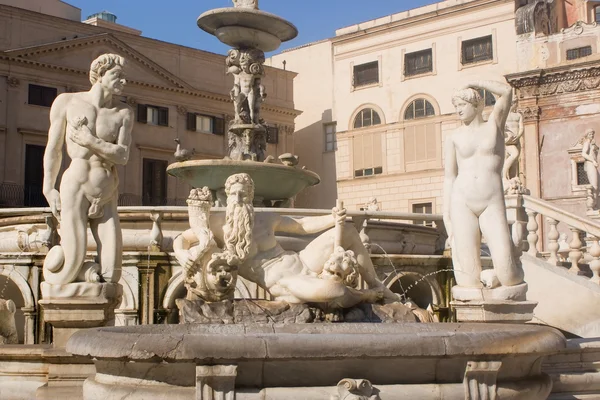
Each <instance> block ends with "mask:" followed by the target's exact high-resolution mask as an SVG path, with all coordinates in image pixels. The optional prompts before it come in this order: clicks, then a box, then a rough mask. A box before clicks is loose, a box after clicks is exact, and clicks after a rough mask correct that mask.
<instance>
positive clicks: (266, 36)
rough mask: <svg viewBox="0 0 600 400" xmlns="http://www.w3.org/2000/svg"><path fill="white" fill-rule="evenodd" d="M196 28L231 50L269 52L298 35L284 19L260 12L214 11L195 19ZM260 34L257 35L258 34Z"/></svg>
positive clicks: (243, 10)
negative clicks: (215, 38) (236, 48)
mask: <svg viewBox="0 0 600 400" xmlns="http://www.w3.org/2000/svg"><path fill="white" fill-rule="evenodd" d="M198 27H200V29H202V30H203V31H205V32H208V33H210V34H211V35H214V36H217V37H218V38H219V40H221V41H222V42H223V43H225V44H228V45H230V46H233V47H256V48H258V49H260V50H262V51H273V50H276V49H277V48H279V45H280V44H281V42H286V41H288V40H292V39H293V38H295V37H296V36H298V29H297V28H296V27H295V26H294V25H293V24H292V23H291V22H288V21H286V20H285V19H283V18H281V17H279V16H277V15H274V14H271V13H268V12H264V11H261V10H254V9H247V8H232V7H227V8H217V9H214V10H210V11H207V12H205V13H203V14H202V15H200V17H198ZM258 32H261V34H258Z"/></svg>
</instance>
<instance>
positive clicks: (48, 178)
mask: <svg viewBox="0 0 600 400" xmlns="http://www.w3.org/2000/svg"><path fill="white" fill-rule="evenodd" d="M67 102H68V98H67V97H66V96H64V95H61V96H58V97H57V98H56V100H55V101H54V104H52V108H51V109H50V129H49V130H48V145H47V146H46V150H45V151H44V181H43V186H42V192H43V193H44V197H46V200H47V201H48V204H49V205H50V208H51V210H52V214H54V216H55V217H56V218H59V217H60V194H59V192H58V190H57V189H56V188H55V185H56V180H57V178H58V172H59V171H60V166H61V164H62V148H63V145H64V143H65V134H66V126H67V125H66V105H67Z"/></svg>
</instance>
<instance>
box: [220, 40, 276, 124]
mask: <svg viewBox="0 0 600 400" xmlns="http://www.w3.org/2000/svg"><path fill="white" fill-rule="evenodd" d="M264 62H265V54H264V53H263V52H262V51H261V50H258V49H250V50H237V49H231V50H229V53H228V54H227V59H226V60H225V64H226V66H227V73H228V74H232V75H233V77H234V84H233V89H231V92H230V95H231V99H232V100H233V103H234V107H235V119H236V120H242V119H243V118H242V113H243V112H244V111H246V112H247V113H248V118H249V119H248V121H247V122H248V123H251V124H259V123H260V104H261V103H262V101H263V100H264V99H265V97H267V93H266V91H265V87H264V85H262V84H261V78H262V76H263V75H264V67H263V63H264Z"/></svg>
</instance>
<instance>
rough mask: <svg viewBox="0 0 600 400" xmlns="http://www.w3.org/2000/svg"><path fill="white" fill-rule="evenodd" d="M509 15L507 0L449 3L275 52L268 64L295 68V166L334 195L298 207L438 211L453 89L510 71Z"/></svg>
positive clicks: (511, 15) (454, 122)
mask: <svg viewBox="0 0 600 400" xmlns="http://www.w3.org/2000/svg"><path fill="white" fill-rule="evenodd" d="M514 15H515V4H514V1H506V0H497V1H490V0H468V1H456V0H448V1H443V2H440V3H436V4H432V5H429V6H425V7H421V8H417V9H413V10H409V11H405V12H401V13H398V14H393V15H389V16H386V17H383V18H379V19H376V20H372V21H367V22H364V23H360V24H357V25H353V26H349V27H346V28H342V29H338V30H337V31H336V36H335V37H333V38H331V39H329V40H326V41H323V42H319V43H314V44H310V45H307V46H303V47H300V48H297V49H293V50H290V51H286V52H284V53H282V54H279V55H277V56H275V57H273V59H272V65H273V66H277V67H281V66H282V65H283V61H284V60H285V66H286V68H287V69H289V70H292V71H295V72H298V73H299V75H298V77H297V78H296V82H295V98H294V102H295V105H296V107H298V108H299V109H301V110H303V114H302V115H301V116H299V117H298V118H297V119H296V131H297V136H296V149H297V152H298V153H299V155H300V156H301V163H303V164H306V165H307V167H308V168H310V169H314V170H315V171H316V172H317V173H319V174H320V175H321V178H322V180H323V186H327V185H334V182H337V193H336V192H335V191H333V190H330V189H325V188H323V189H322V192H320V193H319V194H318V195H311V196H310V197H309V198H306V197H301V196H299V198H298V201H297V204H298V205H299V206H305V205H306V206H311V207H319V208H321V207H331V206H332V205H333V204H334V202H335V198H336V196H337V197H339V198H340V199H342V200H344V202H345V204H346V205H347V206H348V207H349V208H350V209H359V208H361V207H363V206H364V204H365V203H366V202H367V201H368V200H369V199H370V198H371V197H376V198H377V200H378V201H379V204H380V208H381V209H382V210H386V211H408V212H412V211H415V212H441V207H442V179H443V152H442V146H443V142H444V138H445V136H446V135H447V134H448V132H449V131H451V130H453V129H454V128H456V126H457V123H458V122H457V118H456V117H455V116H454V115H453V112H454V107H453V106H452V102H451V97H452V93H453V91H454V90H455V89H457V88H459V87H460V86H461V85H464V84H466V83H467V82H469V81H470V80H473V79H477V80H479V79H494V80H502V79H503V76H504V75H506V74H508V73H511V72H514V71H515V70H516V67H517V60H516V52H515V42H516V34H515V22H514V20H515V17H514ZM330 82H331V83H330ZM488 97H489V96H488ZM489 100H491V98H490V99H489ZM488 104H491V103H488ZM332 127H335V130H336V132H337V134H336V136H337V150H335V151H334V148H335V145H331V144H330V139H329V140H328V138H327V131H328V130H329V131H331V130H332ZM334 159H335V161H334ZM317 190H318V188H315V189H313V191H315V192H316V191H317Z"/></svg>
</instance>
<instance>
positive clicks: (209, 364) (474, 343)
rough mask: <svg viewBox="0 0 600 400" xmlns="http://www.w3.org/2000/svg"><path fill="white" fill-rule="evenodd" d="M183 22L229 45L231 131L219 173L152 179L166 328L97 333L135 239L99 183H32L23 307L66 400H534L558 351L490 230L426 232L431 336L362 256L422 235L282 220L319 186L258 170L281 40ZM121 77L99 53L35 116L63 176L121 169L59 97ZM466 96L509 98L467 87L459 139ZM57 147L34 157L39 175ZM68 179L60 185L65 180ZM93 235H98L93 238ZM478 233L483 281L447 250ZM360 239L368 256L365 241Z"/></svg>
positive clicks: (499, 226)
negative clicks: (180, 211)
mask: <svg viewBox="0 0 600 400" xmlns="http://www.w3.org/2000/svg"><path fill="white" fill-rule="evenodd" d="M198 25H199V27H200V28H201V29H203V30H204V31H206V32H208V33H210V34H213V35H215V36H216V37H217V38H218V39H219V40H221V41H222V42H224V43H226V44H228V45H231V46H232V47H233V49H232V50H230V51H229V53H228V56H227V59H226V65H227V68H228V72H229V73H231V74H232V75H233V76H234V88H233V89H232V91H231V97H232V101H233V103H234V107H235V118H234V120H233V121H231V123H230V124H229V129H228V140H229V155H228V157H226V159H225V160H219V161H213V160H211V161H199V160H190V161H183V162H179V163H175V164H172V165H170V166H169V168H168V172H169V173H170V174H172V175H175V176H177V177H178V178H180V179H183V180H185V181H186V182H189V183H190V184H191V185H192V186H193V187H194V189H193V190H192V191H191V193H190V197H189V198H188V200H187V203H188V213H187V214H188V215H187V220H188V221H189V227H187V226H186V227H183V224H185V223H186V222H185V221H182V220H181V218H180V220H178V221H177V224H171V228H170V229H171V230H173V233H172V234H171V235H170V240H171V242H170V243H169V247H170V249H171V250H172V251H173V254H174V257H175V258H176V260H177V262H178V264H179V265H180V266H181V270H182V271H181V280H182V284H183V285H184V286H185V289H186V290H185V292H183V293H185V295H184V296H185V297H183V295H182V296H181V297H182V298H177V299H176V303H177V309H178V312H179V324H161V325H158V324H157V325H152V324H149V325H139V326H106V325H111V324H112V325H114V321H112V322H111V319H114V313H115V307H116V306H117V303H118V299H119V298H120V296H122V294H120V290H121V289H120V285H119V283H118V282H119V279H120V273H121V270H122V261H123V260H122V259H120V258H119V257H121V255H122V254H123V249H124V247H123V246H124V243H125V248H131V247H132V246H133V247H135V246H136V244H135V240H133V239H132V233H131V232H134V231H135V230H136V227H135V226H132V225H131V224H130V225H128V222H127V220H125V221H123V228H121V225H120V222H119V216H118V214H117V212H116V204H115V199H116V197H115V193H116V188H114V187H113V188H112V189H113V192H111V196H107V195H106V193H107V190H106V187H107V186H108V187H110V185H109V184H107V183H106V182H94V181H93V177H92V175H90V176H88V177H87V179H88V183H89V185H83V186H85V187H84V189H80V188H79V186H78V185H76V184H74V183H73V181H72V180H65V179H63V181H62V182H63V183H62V185H61V187H60V190H57V189H56V188H55V187H54V186H55V183H56V174H57V169H52V168H50V169H49V172H50V173H49V175H48V178H47V179H48V181H47V182H45V183H47V185H45V191H44V192H45V195H46V197H47V198H48V201H49V204H50V206H51V208H52V211H53V213H54V215H55V216H57V217H60V219H61V225H62V226H61V231H60V233H61V239H62V240H61V244H60V245H55V246H53V247H52V248H51V249H50V251H49V252H48V254H47V256H46V258H45V260H44V266H43V274H44V278H45V282H43V283H42V299H41V300H40V302H39V303H40V304H41V306H42V307H43V309H44V322H46V323H48V324H50V325H52V327H53V343H54V347H55V348H56V349H63V351H64V350H66V353H65V354H68V357H74V358H75V359H76V360H77V362H78V363H82V364H84V363H86V362H87V363H90V362H93V364H94V366H95V368H94V369H93V371H91V373H90V375H89V377H87V379H86V380H85V383H84V384H83V390H82V396H83V399H84V400H96V399H98V400H100V399H102V400H112V399H128V400H138V399H139V400H142V399H203V400H209V399H210V400H213V399H223V400H233V399H238V400H239V399H257V400H258V399H306V400H311V399H315V400H316V399H331V400H333V399H339V400H342V399H345V400H350V399H353V400H354V399H355V400H364V399H371V400H375V399H384V400H385V399H463V398H464V399H546V398H547V397H548V395H549V393H550V391H551V389H552V381H551V379H550V377H549V376H548V375H546V374H544V373H543V372H542V361H543V360H544V357H546V356H548V355H553V354H556V353H558V352H560V351H561V350H562V349H564V347H565V345H566V342H565V338H564V337H563V335H562V334H561V333H560V332H558V331H557V330H555V329H553V328H549V327H540V326H535V325H526V324H523V322H526V321H528V320H530V319H531V316H532V310H533V307H535V303H533V302H528V301H527V299H526V292H527V284H526V283H525V282H524V281H523V274H522V271H521V269H520V265H519V262H518V254H517V253H515V252H514V249H513V248H511V245H510V239H509V235H508V224H507V221H506V216H505V215H504V217H503V218H502V217H501V218H496V219H495V220H494V221H492V223H493V224H494V225H490V223H486V224H483V226H481V227H480V226H478V224H479V223H478V222H476V223H475V225H473V223H467V222H464V221H463V219H464V220H465V221H466V220H467V219H468V216H467V215H466V214H465V211H464V210H461V207H460V204H458V205H454V203H452V204H453V205H452V206H451V208H449V210H447V211H448V212H447V213H445V215H444V219H445V221H444V222H445V225H446V228H447V230H448V231H449V233H450V243H451V245H452V249H453V252H452V256H453V257H454V260H453V262H454V272H455V275H456V281H457V282H458V285H457V286H455V287H454V288H453V289H452V293H453V298H454V302H453V306H454V308H455V309H456V312H457V317H458V319H459V321H460V323H438V322H434V321H435V320H436V318H435V316H434V315H433V313H432V311H431V310H426V309H423V308H421V307H419V306H418V305H416V304H415V303H414V302H413V301H411V299H409V298H407V297H406V296H401V295H399V294H397V293H394V292H393V291H392V290H390V287H389V285H386V284H385V283H384V282H383V281H382V279H381V278H380V277H379V276H378V274H377V272H376V270H375V266H374V258H373V256H372V254H371V253H370V251H371V250H372V251H373V252H374V253H376V252H378V251H382V252H389V253H399V252H405V253H406V252H410V251H411V250H408V251H405V250H406V249H405V248H404V247H402V246H399V244H398V239H397V236H395V235H399V234H400V233H401V234H402V235H409V234H413V235H421V236H420V239H419V243H418V245H419V246H421V247H420V248H419V249H418V250H414V249H413V250H414V251H415V252H417V253H421V254H423V253H424V252H425V253H427V252H429V254H432V253H433V252H434V249H435V247H436V244H435V243H436V242H439V237H438V236H439V235H437V234H435V230H433V229H431V228H424V227H411V226H410V225H408V224H397V223H392V222H372V223H370V225H369V224H365V219H366V218H367V217H368V216H369V213H368V212H365V213H362V214H361V213H350V212H348V211H347V210H345V209H344V206H343V203H341V202H338V204H337V205H336V207H335V208H334V209H333V210H332V211H331V213H322V212H320V213H315V212H311V211H302V210H291V209H286V208H285V207H286V205H288V204H290V199H292V198H293V197H294V196H295V195H296V194H297V193H298V192H300V191H301V190H303V189H304V188H306V187H308V186H311V185H315V184H317V183H318V182H319V177H318V176H317V175H316V174H314V173H312V172H310V171H307V170H304V169H301V168H298V167H297V161H298V160H297V157H295V156H294V155H292V154H286V155H282V156H281V157H280V163H277V162H276V160H272V159H269V158H268V157H265V150H266V134H267V133H266V132H267V130H266V128H265V124H264V121H263V120H262V119H261V118H260V105H261V102H262V100H263V99H264V98H265V95H266V94H265V92H264V87H263V86H262V84H261V82H260V80H261V77H262V75H263V74H264V70H263V63H264V60H265V58H264V52H265V51H272V50H275V49H277V48H278V47H279V45H280V43H281V42H283V41H286V40H290V39H292V38H293V37H295V36H296V34H297V31H296V28H295V27H294V26H293V25H292V24H291V23H289V22H287V21H285V20H283V19H281V18H279V17H277V16H274V15H272V14H269V13H267V12H264V11H261V10H259V9H258V2H257V1H256V0H253V1H252V0H234V7H230V8H223V9H217V10H211V11H208V12H206V13H204V14H202V15H201V16H200V17H199V18H198ZM122 65H123V60H122V59H121V58H120V57H119V56H115V55H104V56H101V57H100V58H99V59H98V60H96V61H94V63H93V64H92V73H91V76H92V77H94V76H95V77H96V79H95V80H94V79H92V84H93V86H92V89H91V90H90V92H83V93H76V94H70V96H74V99H75V100H72V101H71V102H64V101H60V98H59V99H57V102H55V104H54V105H53V108H55V109H56V110H57V112H56V113H54V114H57V115H58V114H61V115H63V116H64V117H63V118H64V119H65V120H66V121H67V123H68V125H69V133H65V132H64V131H63V132H60V131H59V130H56V132H55V133H54V134H55V135H63V136H64V135H66V137H67V140H68V141H71V142H72V143H71V144H70V146H71V147H70V148H69V151H75V150H76V151H82V152H83V153H77V154H70V155H71V158H72V159H73V160H75V161H72V163H78V162H80V161H81V160H78V154H84V155H85V154H88V155H89V154H90V153H85V152H86V151H87V152H91V155H92V159H93V158H94V157H99V158H101V159H103V163H101V167H99V168H107V171H113V169H111V167H110V164H109V162H110V163H112V165H116V164H119V163H121V164H123V163H125V162H127V154H128V148H127V142H128V140H126V138H123V137H121V138H118V139H117V140H116V141H115V142H114V143H109V142H104V140H105V139H104V138H103V137H102V132H100V131H101V129H100V128H96V129H97V132H96V133H95V135H94V132H93V130H92V129H91V128H88V118H87V116H86V114H85V110H84V109H81V108H77V107H78V106H77V101H76V100H77V98H78V97H77V96H81V97H84V98H85V97H86V96H93V95H97V96H112V94H118V93H120V91H121V90H122V86H123V84H124V83H125V82H124V81H123V74H122V70H121V67H122ZM473 88H485V89H487V90H490V91H491V92H493V93H494V94H496V95H497V96H498V101H497V106H496V107H499V110H500V111H499V112H498V115H503V112H504V110H503V109H502V104H504V103H507V104H510V101H511V96H512V92H511V91H510V88H508V89H507V86H506V85H503V84H500V83H497V82H478V83H473V84H471V85H470V88H466V89H465V90H463V91H462V92H459V93H458V94H457V95H456V96H455V98H454V100H453V101H454V102H455V105H456V107H457V109H459V110H462V111H460V112H459V114H460V115H461V118H462V116H463V115H465V116H467V117H465V118H471V119H468V120H467V119H465V124H472V123H474V124H475V126H477V124H479V123H481V124H483V123H484V122H483V120H481V109H480V107H478V103H480V102H481V98H478V97H477V96H478V95H477V94H476V93H477V92H476V91H475V90H473ZM123 107H125V106H123ZM465 110H466V111H465ZM507 110H508V108H507ZM127 112H131V110H127V109H126V108H123V110H122V113H127ZM506 112H508V111H506ZM109 117H110V118H114V121H112V122H114V123H113V124H112V125H111V126H116V125H118V124H119V123H122V121H121V122H119V121H120V120H119V118H121V117H120V116H119V115H112V116H109ZM90 118H91V117H90ZM107 118H108V117H107ZM52 122H53V124H54V122H55V121H52ZM61 125H62V124H61ZM89 125H90V126H93V124H89ZM96 125H97V126H103V125H99V124H98V122H97V123H96ZM53 132H54V131H53V128H51V132H50V136H52V135H53ZM120 134H121V135H129V134H130V130H129V131H128V130H127V129H121V130H120ZM459 134H460V132H459ZM99 142H102V143H99ZM471 142H472V143H470V144H469V145H473V146H476V145H477V144H476V143H474V142H473V141H471ZM75 145H77V146H79V147H77V146H75ZM452 145H453V146H460V145H461V144H460V142H456V143H452ZM111 146H112V147H111ZM107 148H109V149H110V151H108V150H106V149H107ZM73 149H75V150H73ZM59 150H60V151H62V149H54V153H51V154H50V156H49V157H48V158H49V159H53V161H54V162H55V163H57V165H59V164H60V162H61V160H60V156H59V153H60V152H59ZM47 151H50V152H52V151H53V149H52V148H50V150H47ZM81 162H84V161H81ZM463 162H467V163H468V160H467V161H465V160H463ZM107 164H108V165H109V166H108V167H107V166H106V165H107ZM96 167H97V166H96ZM447 168H448V166H447ZM450 168H451V169H453V168H452V166H450ZM454 169H455V170H456V171H454V172H455V174H456V175H457V176H455V179H453V180H452V182H453V183H454V185H455V186H456V187H457V188H458V189H455V191H456V190H460V191H461V193H462V194H463V196H466V197H467V198H466V199H465V200H464V202H465V203H466V202H468V201H471V200H472V197H473V196H477V195H478V194H480V193H482V191H488V192H489V193H491V195H490V198H492V200H490V202H493V201H496V200H495V199H497V198H501V199H502V203H501V204H502V207H504V201H503V191H502V186H501V178H500V171H496V172H497V174H496V175H497V179H496V175H493V176H492V177H491V178H490V179H488V180H486V181H487V182H488V183H489V182H491V183H489V184H487V185H486V186H485V187H482V188H476V187H467V188H466V189H465V187H462V186H461V185H465V182H466V181H467V185H468V180H469V179H470V178H469V171H464V170H460V171H459V170H457V169H456V168H454ZM52 171H54V172H52ZM69 171H70V169H68V170H67V172H65V174H69V173H70V174H74V172H72V171H71V172H69ZM496 172H494V171H491V172H490V173H491V174H494V173H496ZM85 178H86V177H83V179H84V180H85ZM496 181H497V183H499V185H500V186H495V182H496ZM102 185H104V186H102ZM99 187H102V188H103V189H102V190H97V191H96V192H94V189H98V188H99ZM86 188H87V189H86ZM79 190H82V191H83V193H82V192H80V191H79ZM86 190H88V192H86ZM449 192H450V193H452V187H451V185H450V187H449ZM465 193H466V195H465ZM75 195H77V196H78V197H77V199H78V200H77V201H79V202H80V203H78V204H79V205H80V206H81V205H83V206H84V207H85V208H86V210H87V215H81V214H78V215H75V216H74V215H73V211H72V210H71V209H69V208H66V206H68V205H69V204H73V200H72V199H71V197H73V196H75ZM469 196H471V197H469ZM454 197H456V196H453V198H454ZM445 203H446V202H445ZM447 203H448V204H450V203H451V202H450V201H448V202H447ZM61 204H62V207H59V206H60V205H61ZM215 206H216V207H215ZM255 206H256V207H257V208H254V207H255ZM220 207H221V208H220ZM263 207H267V208H263ZM503 212H504V214H506V210H505V209H504V208H503ZM183 218H185V217H183ZM350 218H352V220H353V222H352V223H351V222H350ZM98 221H102V223H101V224H99V223H98ZM456 221H459V223H455V224H453V223H452V222H456ZM88 222H89V223H90V227H91V230H92V232H93V235H94V237H95V238H96V242H97V243H98V245H97V251H98V254H99V258H98V260H97V261H85V249H86V248H87V247H86V246H87V243H86V234H85V227H86V226H87V223H88ZM155 222H156V221H155ZM102 224H104V225H102ZM99 225H100V226H104V227H106V226H109V227H110V229H109V230H108V231H107V229H100V230H98V226H99ZM480 228H481V230H482V231H486V232H488V233H489V234H488V235H487V236H488V242H489V241H492V242H494V243H500V244H496V245H495V246H494V251H493V252H492V260H493V265H492V268H487V269H484V270H482V266H481V260H480V258H479V254H478V253H479V249H478V248H477V249H473V248H472V247H473V246H471V247H469V240H465V239H464V237H469V235H471V233H470V231H473V232H474V231H475V230H477V232H478V231H479V229H480ZM94 229H96V231H94ZM69 230H72V231H69ZM367 231H369V233H370V236H371V237H372V240H371V243H368V242H366V241H365V236H366V235H367ZM452 231H453V232H454V233H456V232H459V234H458V235H456V236H453V235H452V233H451V232H452ZM504 231H506V232H505V233H506V234H504ZM399 232H400V233H399ZM148 234H149V236H152V232H149V233H148ZM471 236H472V235H471ZM152 237H154V238H155V239H156V241H157V242H159V241H163V239H164V237H162V236H160V237H158V236H157V235H156V234H155V235H154V236H152ZM69 238H73V241H72V242H71V241H69ZM0 239H2V232H0ZM470 239H473V237H471V238H470ZM2 243H4V242H2V240H0V245H2ZM373 245H376V246H373ZM375 247H377V248H375ZM473 251H476V252H477V256H476V257H473V256H472V255H473ZM115 255H116V257H115ZM84 261H85V262H84ZM241 278H243V279H244V280H245V281H247V282H251V283H253V284H254V285H256V286H257V287H258V288H260V289H261V290H263V291H264V293H265V296H264V298H262V299H248V298H246V299H240V298H238V296H236V290H237V289H236V288H237V287H238V286H237V285H238V281H239V280H240V279H241ZM482 322H485V323H482ZM83 328H89V329H83ZM57 351H60V350H57ZM61 354H62V353H61ZM65 357H66V356H65ZM79 390H81V389H79ZM0 393H1V392H0Z"/></svg>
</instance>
